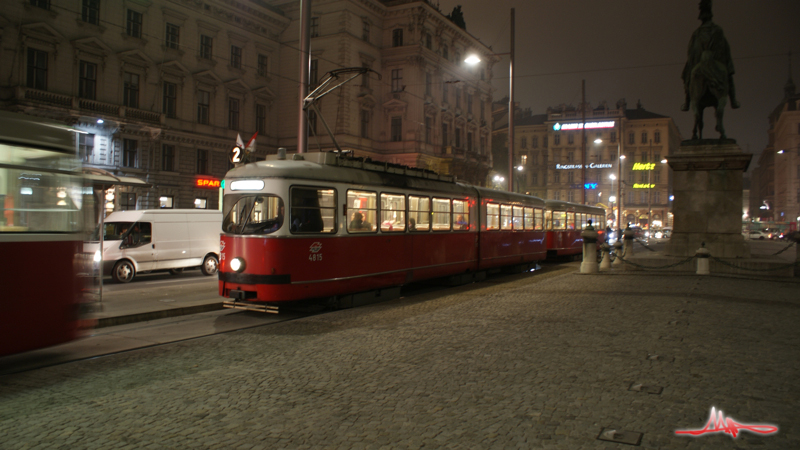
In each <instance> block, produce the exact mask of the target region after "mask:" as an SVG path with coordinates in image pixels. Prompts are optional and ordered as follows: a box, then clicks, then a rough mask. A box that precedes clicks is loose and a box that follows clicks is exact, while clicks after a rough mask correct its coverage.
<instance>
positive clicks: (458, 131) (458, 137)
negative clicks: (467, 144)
mask: <svg viewBox="0 0 800 450" xmlns="http://www.w3.org/2000/svg"><path fill="white" fill-rule="evenodd" d="M454 141H455V142H454V144H455V145H456V148H461V128H460V127H456V134H455V139H454Z"/></svg>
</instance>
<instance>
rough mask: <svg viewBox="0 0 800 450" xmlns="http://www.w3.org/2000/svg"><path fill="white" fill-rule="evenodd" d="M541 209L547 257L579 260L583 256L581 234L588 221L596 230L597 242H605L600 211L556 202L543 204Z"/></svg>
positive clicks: (599, 209) (596, 207) (602, 213)
mask: <svg viewBox="0 0 800 450" xmlns="http://www.w3.org/2000/svg"><path fill="white" fill-rule="evenodd" d="M545 207H546V212H545V229H546V230H547V231H546V233H547V256H548V258H551V259H552V258H561V257H567V258H577V257H579V256H580V255H581V254H582V253H583V238H582V237H581V232H582V231H583V229H584V228H586V225H588V224H589V221H590V220H591V221H592V226H593V227H594V228H595V230H597V233H598V236H597V239H598V242H602V241H604V240H605V238H606V236H605V228H604V227H603V218H604V217H605V210H604V209H603V208H600V207H598V206H589V205H581V204H577V203H569V202H561V201H558V200H547V201H545Z"/></svg>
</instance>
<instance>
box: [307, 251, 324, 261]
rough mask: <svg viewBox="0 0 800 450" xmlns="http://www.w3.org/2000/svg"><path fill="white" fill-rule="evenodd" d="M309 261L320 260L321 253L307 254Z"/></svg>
mask: <svg viewBox="0 0 800 450" xmlns="http://www.w3.org/2000/svg"><path fill="white" fill-rule="evenodd" d="M308 260H309V261H322V253H312V254H310V255H308Z"/></svg>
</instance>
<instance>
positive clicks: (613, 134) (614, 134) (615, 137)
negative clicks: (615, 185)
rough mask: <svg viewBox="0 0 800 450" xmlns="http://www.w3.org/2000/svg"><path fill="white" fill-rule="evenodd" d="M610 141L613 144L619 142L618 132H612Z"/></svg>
mask: <svg viewBox="0 0 800 450" xmlns="http://www.w3.org/2000/svg"><path fill="white" fill-rule="evenodd" d="M609 140H610V141H611V143H614V142H617V132H616V131H612V132H611V136H610V137H609Z"/></svg>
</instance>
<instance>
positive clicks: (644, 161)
mask: <svg viewBox="0 0 800 450" xmlns="http://www.w3.org/2000/svg"><path fill="white" fill-rule="evenodd" d="M648 159H649V155H648V153H647V152H642V162H643V163H646V162H650V161H648Z"/></svg>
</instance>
